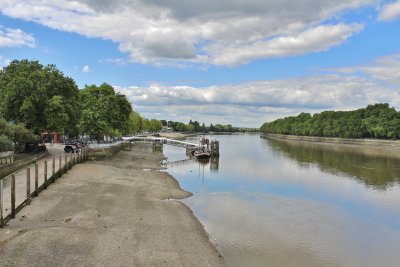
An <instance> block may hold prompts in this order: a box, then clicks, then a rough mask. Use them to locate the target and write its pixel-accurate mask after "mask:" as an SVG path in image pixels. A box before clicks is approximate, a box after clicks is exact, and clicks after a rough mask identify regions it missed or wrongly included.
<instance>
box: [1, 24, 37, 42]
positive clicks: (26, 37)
mask: <svg viewBox="0 0 400 267" xmlns="http://www.w3.org/2000/svg"><path fill="white" fill-rule="evenodd" d="M21 46H27V47H35V46H36V41H35V38H34V37H33V36H32V34H30V33H26V32H24V31H22V30H20V29H11V28H5V27H3V26H1V25H0V47H21Z"/></svg>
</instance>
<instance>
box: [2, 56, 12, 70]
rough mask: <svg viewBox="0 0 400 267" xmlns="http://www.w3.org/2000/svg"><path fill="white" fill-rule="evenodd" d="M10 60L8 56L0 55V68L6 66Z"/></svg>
mask: <svg viewBox="0 0 400 267" xmlns="http://www.w3.org/2000/svg"><path fill="white" fill-rule="evenodd" d="M10 62H11V60H10V59H8V58H5V57H3V56H2V55H0V68H4V67H7V65H8V64H10Z"/></svg>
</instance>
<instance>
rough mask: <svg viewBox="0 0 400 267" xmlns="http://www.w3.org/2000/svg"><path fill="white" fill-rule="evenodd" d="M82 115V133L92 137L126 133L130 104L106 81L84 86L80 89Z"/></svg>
mask: <svg viewBox="0 0 400 267" xmlns="http://www.w3.org/2000/svg"><path fill="white" fill-rule="evenodd" d="M79 94H80V100H81V106H82V117H81V122H80V124H79V125H80V129H81V132H82V133H83V134H88V135H90V136H91V137H94V138H100V137H102V136H104V135H108V136H120V135H124V134H128V133H129V130H130V127H131V128H132V125H130V116H131V112H132V106H131V104H130V103H129V101H128V100H127V98H126V97H125V95H122V94H119V93H116V92H115V90H114V88H113V87H112V86H111V85H109V84H106V83H103V84H102V85H100V86H96V85H90V86H86V87H85V88H84V89H82V90H81V91H80V93H79Z"/></svg>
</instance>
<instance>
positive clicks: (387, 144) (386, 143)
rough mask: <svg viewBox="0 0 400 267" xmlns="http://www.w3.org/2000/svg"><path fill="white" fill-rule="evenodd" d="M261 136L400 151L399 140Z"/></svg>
mask: <svg viewBox="0 0 400 267" xmlns="http://www.w3.org/2000/svg"><path fill="white" fill-rule="evenodd" d="M260 136H261V137H262V138H274V139H285V140H292V141H304V142H314V143H326V144H335V145H357V146H368V147H376V148H393V149H400V141H399V140H382V139H351V138H334V137H316V136H297V135H282V134H272V133H261V135H260Z"/></svg>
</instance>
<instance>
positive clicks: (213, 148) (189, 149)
mask: <svg viewBox="0 0 400 267" xmlns="http://www.w3.org/2000/svg"><path fill="white" fill-rule="evenodd" d="M122 140H123V141H124V142H143V143H153V144H166V145H171V146H177V147H183V148H186V153H187V154H191V155H193V153H194V152H195V151H196V150H198V149H200V148H201V144H200V143H199V144H195V143H191V142H186V141H180V140H175V139H170V138H166V137H153V136H151V137H145V136H143V137H142V136H131V137H123V138H122ZM209 149H210V154H211V156H212V157H218V156H219V141H217V140H212V141H211V142H210V147H209Z"/></svg>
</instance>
